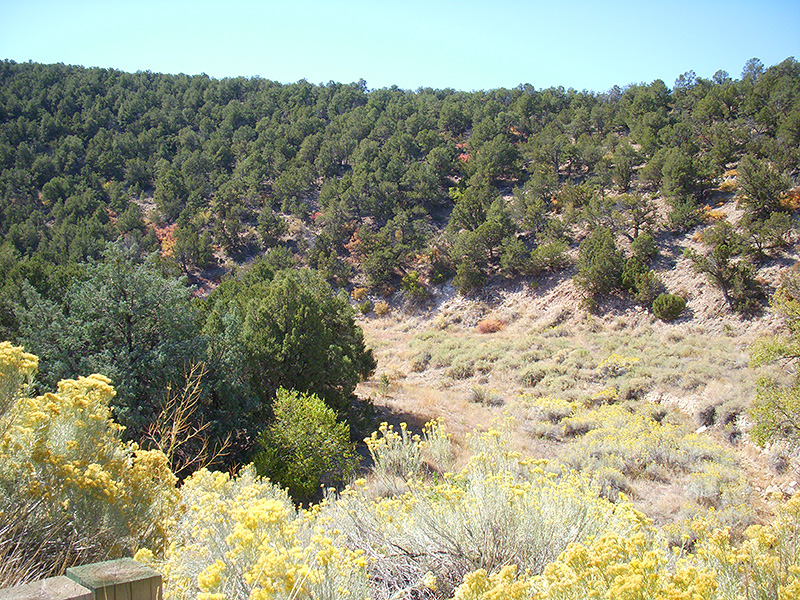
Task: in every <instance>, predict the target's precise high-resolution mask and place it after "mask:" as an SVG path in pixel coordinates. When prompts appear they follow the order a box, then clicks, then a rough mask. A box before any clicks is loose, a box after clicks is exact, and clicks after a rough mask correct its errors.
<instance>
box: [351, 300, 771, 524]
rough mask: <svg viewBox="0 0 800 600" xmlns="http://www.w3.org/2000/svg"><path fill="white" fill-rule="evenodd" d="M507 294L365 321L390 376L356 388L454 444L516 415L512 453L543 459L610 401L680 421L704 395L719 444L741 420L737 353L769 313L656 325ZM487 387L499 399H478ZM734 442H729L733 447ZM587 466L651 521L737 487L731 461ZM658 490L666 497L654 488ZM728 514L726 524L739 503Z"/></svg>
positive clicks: (686, 513) (590, 425)
mask: <svg viewBox="0 0 800 600" xmlns="http://www.w3.org/2000/svg"><path fill="white" fill-rule="evenodd" d="M509 296H511V300H509V299H508V297H506V298H503V297H502V296H501V297H500V298H499V299H495V301H494V303H493V304H492V303H487V302H485V301H471V302H467V301H465V300H463V299H460V298H455V299H452V300H451V301H450V304H448V303H447V302H443V303H441V304H439V306H438V307H437V308H436V309H435V310H430V311H428V312H427V313H417V314H412V315H409V314H406V315H403V314H402V313H401V312H400V311H395V312H393V313H392V315H391V316H390V317H389V318H384V319H365V320H364V321H363V322H362V326H363V327H364V330H365V336H366V339H367V343H368V345H370V346H372V347H373V349H374V351H375V354H376V358H377V360H378V364H379V373H380V372H387V373H390V374H391V376H392V383H393V385H392V393H391V394H390V395H389V396H388V397H385V398H380V397H378V398H376V393H377V391H378V384H379V382H378V376H376V378H375V380H374V381H370V382H365V383H362V384H361V385H360V387H359V389H358V392H359V393H360V394H361V395H363V396H372V397H373V398H375V402H376V405H377V406H378V407H379V408H381V409H382V410H383V411H384V415H385V414H392V413H397V414H401V415H404V418H406V420H407V417H408V416H409V415H413V416H414V417H416V418H417V422H419V423H424V422H425V421H427V420H430V419H433V418H441V419H442V421H443V422H444V423H445V425H446V427H447V429H448V431H450V432H451V433H452V434H453V437H454V440H455V441H456V443H457V445H461V446H463V445H464V439H465V436H466V434H467V433H468V432H470V431H472V430H473V429H479V430H480V429H484V428H485V427H486V426H487V425H488V424H489V423H490V422H492V420H493V419H494V418H497V417H499V416H500V415H502V414H504V413H505V414H509V415H511V416H512V417H514V418H515V425H514V427H515V431H514V434H513V435H512V436H511V439H512V446H513V449H515V450H519V451H522V452H524V453H526V454H528V455H531V456H535V457H540V458H550V459H552V458H557V457H559V456H564V452H565V449H566V447H569V446H571V445H575V444H577V443H578V442H580V441H581V440H582V439H583V436H585V435H586V434H587V433H588V432H590V431H592V430H593V429H594V428H595V427H596V426H597V422H596V419H595V418H594V417H592V416H591V414H588V413H586V412H585V411H584V409H583V408H582V407H591V406H598V405H599V406H603V405H606V404H608V403H615V402H621V403H625V404H626V405H630V406H632V407H639V409H638V410H640V411H650V412H651V413H652V414H653V415H655V417H654V418H656V417H657V418H659V419H661V418H664V415H665V414H674V415H683V416H682V417H681V418H683V419H684V421H683V422H684V426H685V427H686V428H687V431H689V430H693V429H692V428H696V427H698V426H699V425H698V424H697V421H696V419H697V418H698V413H700V412H701V411H702V410H703V409H705V408H706V407H707V406H709V405H714V406H715V407H717V408H716V413H715V414H716V418H715V421H714V423H713V424H712V428H711V429H710V430H709V433H708V435H715V436H717V435H718V436H719V440H720V444H722V445H723V446H726V445H727V446H726V447H728V448H731V447H730V444H729V441H727V440H728V439H730V438H729V436H730V434H731V431H732V428H733V429H735V428H736V427H741V426H742V423H741V420H737V419H736V418H735V416H736V415H738V414H740V413H741V410H742V409H743V408H744V407H746V406H747V404H748V402H749V401H750V398H751V397H752V395H753V392H754V386H755V374H754V373H753V372H752V371H751V370H750V369H749V367H748V358H749V355H748V350H747V349H748V346H749V344H750V343H751V341H752V340H753V339H754V338H755V337H756V336H757V335H759V333H760V332H761V331H763V330H764V329H765V328H768V327H769V326H770V321H769V320H766V321H765V322H764V324H758V323H755V322H741V321H736V320H731V321H724V320H723V321H722V323H721V324H720V323H717V322H714V321H710V320H708V321H704V320H702V319H700V320H697V319H696V320H694V321H692V322H688V323H687V322H681V323H678V324H666V323H662V322H660V321H658V320H657V319H655V318H654V317H652V316H651V315H649V314H647V313H643V312H633V313H631V312H628V313H624V314H619V313H617V314H616V315H615V314H610V315H608V316H606V317H593V316H585V315H581V314H579V313H576V312H574V311H571V310H570V309H568V308H567V307H563V306H562V307H552V306H551V307H545V308H544V309H543V308H542V306H541V304H537V301H538V299H537V294H536V293H533V292H531V291H527V290H524V291H521V292H517V293H515V294H509ZM548 308H549V309H548ZM545 310H546V312H545ZM487 322H503V323H505V326H504V327H502V328H500V329H498V330H497V331H495V332H494V333H492V334H491V335H486V334H484V333H481V328H480V327H479V324H480V323H487ZM476 390H478V391H479V393H477V394H476ZM489 396H491V399H492V400H493V399H495V398H498V399H502V401H503V403H502V404H501V403H500V402H494V401H488V400H486V399H487V398H489ZM520 398H525V399H526V400H525V402H527V403H528V404H527V405H524V404H525V402H522V403H521V401H520ZM484 400H486V401H484ZM575 407H581V408H580V411H584V412H581V414H573V413H579V412H580V411H575V410H574V408H575ZM732 415H733V417H732ZM726 422H727V424H726ZM740 434H741V432H739V434H737V435H738V441H739V443H740V447H741V440H742V437H741V435H740ZM726 436H728V437H726ZM734 441H737V440H734ZM740 447H737V448H735V449H733V450H731V451H732V452H734V453H736V452H741V449H740ZM756 455H757V456H758V454H757V453H756ZM462 457H463V455H462ZM766 464H767V457H762V459H759V460H752V457H751V460H750V461H749V462H745V463H743V465H742V466H741V467H737V468H739V469H740V470H741V471H742V472H745V470H746V472H749V471H750V469H755V470H759V469H761V470H762V471H764V470H768V467H767V466H765V465H766ZM593 468H597V470H598V471H599V472H601V474H602V478H601V480H600V481H599V483H600V484H601V486H604V489H607V491H608V492H609V495H610V496H612V497H613V496H614V493H616V492H624V493H627V494H630V495H631V496H633V497H634V499H635V502H636V503H637V505H639V506H640V507H641V508H643V509H644V510H647V511H648V512H649V513H650V514H651V515H652V516H653V517H654V518H656V519H657V520H658V521H659V522H669V521H674V520H682V519H685V518H689V517H690V516H691V515H693V514H695V513H694V512H693V511H696V510H701V509H703V508H704V507H705V506H711V505H714V504H717V505H720V503H722V504H724V505H725V506H727V505H728V504H731V503H732V502H733V500H731V501H728V500H725V499H721V498H723V495H724V494H728V496H730V497H731V498H733V497H734V496H735V497H738V496H736V494H734V491H735V490H736V489H738V484H737V483H736V481H734V480H733V479H731V478H729V477H728V475H726V473H730V468H729V467H726V469H728V470H727V471H726V473H716V474H712V475H707V474H706V473H705V471H703V470H700V471H697V472H696V474H694V475H693V473H695V472H694V471H692V470H691V469H683V470H682V469H674V468H672V469H668V468H661V467H660V466H659V465H658V464H654V465H653V466H651V467H650V468H649V470H648V471H647V478H649V479H645V480H644V481H646V482H647V483H653V482H655V483H657V485H655V484H654V485H646V484H643V483H640V479H639V478H638V477H631V476H630V475H626V474H625V473H622V472H621V471H620V470H619V469H615V468H614V467H613V465H605V466H604V465H593ZM770 484H771V480H770V481H768V482H761V481H758V483H757V485H755V486H754V487H755V488H756V490H757V491H758V490H760V491H763V489H764V486H767V485H770ZM715 486H716V487H715ZM665 490H668V491H669V494H671V497H670V498H669V499H666V498H660V497H659V494H660V493H662V492H664V491H665ZM727 490H732V491H731V492H730V493H728V491H727ZM731 494H733V496H731ZM728 496H725V498H727V497H728ZM687 506H694V507H695V508H694V509H692V510H688V509H687ZM698 506H699V507H700V508H697V507H698ZM732 514H733V515H734V516H732V517H731V519H732V520H736V518H738V517H737V516H736V515H738V514H739V513H736V512H735V511H734V513H732Z"/></svg>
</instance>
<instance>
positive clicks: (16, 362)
mask: <svg viewBox="0 0 800 600" xmlns="http://www.w3.org/2000/svg"><path fill="white" fill-rule="evenodd" d="M38 366H39V359H38V358H37V357H36V356H34V355H33V354H28V353H27V352H24V351H23V350H22V348H21V347H19V346H13V345H12V344H11V343H10V342H0V434H2V433H3V432H4V431H5V427H4V426H3V422H4V421H5V422H6V427H7V423H8V420H10V419H11V415H7V413H8V412H9V410H10V409H11V407H12V406H14V404H15V403H16V401H17V398H18V397H19V396H20V395H22V394H24V393H25V391H26V390H27V388H28V386H29V385H30V383H31V381H32V380H33V375H34V374H35V373H36V369H37V368H38ZM4 417H5V419H4Z"/></svg>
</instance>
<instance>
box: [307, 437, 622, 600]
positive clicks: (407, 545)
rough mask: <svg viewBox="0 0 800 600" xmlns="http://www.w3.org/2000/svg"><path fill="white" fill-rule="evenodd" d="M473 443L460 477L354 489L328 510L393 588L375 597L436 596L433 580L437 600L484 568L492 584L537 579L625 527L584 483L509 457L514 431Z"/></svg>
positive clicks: (580, 478)
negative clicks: (573, 551) (402, 487)
mask: <svg viewBox="0 0 800 600" xmlns="http://www.w3.org/2000/svg"><path fill="white" fill-rule="evenodd" d="M470 445H471V448H472V451H473V456H472V458H471V459H470V461H469V462H468V464H467V465H466V466H465V467H464V469H462V470H461V471H460V472H458V473H446V474H445V475H444V476H442V477H439V478H437V479H434V480H433V481H423V480H420V479H413V478H411V479H408V480H406V486H407V487H406V491H405V493H403V494H400V495H393V496H384V497H379V498H377V499H375V498H374V495H373V493H372V491H371V490H370V489H369V487H368V486H367V485H366V483H362V484H359V485H353V486H351V487H350V488H348V489H347V490H346V491H345V492H344V493H342V495H341V496H340V498H338V500H337V501H336V502H331V503H329V504H328V505H327V506H326V507H325V508H323V514H327V515H330V516H331V519H332V520H333V522H335V523H337V527H338V528H339V529H340V530H341V531H342V533H343V535H344V536H345V539H346V545H347V546H348V547H350V548H364V549H365V550H366V552H367V557H368V558H369V559H370V561H371V563H370V564H371V567H370V573H371V576H372V577H373V579H376V580H379V581H381V582H390V583H388V584H385V585H387V586H388V587H387V589H386V590H385V593H381V594H380V595H379V596H378V597H390V596H392V595H393V594H398V595H399V594H401V593H407V594H411V593H412V590H413V591H414V592H413V593H414V594H428V593H431V592H430V589H429V588H427V587H426V586H425V583H424V582H425V577H426V574H428V573H434V574H436V578H437V579H436V584H437V585H436V587H437V594H438V595H437V597H441V598H445V597H448V594H452V593H453V592H454V590H455V589H456V587H457V586H459V585H461V584H462V583H463V578H464V576H465V575H466V574H468V573H470V572H474V571H477V570H479V569H484V570H485V572H486V573H487V574H488V575H486V577H489V578H491V576H492V574H495V573H496V572H498V571H499V570H500V569H501V568H502V567H503V566H506V565H517V566H518V568H519V569H521V570H529V571H530V572H531V573H540V572H542V570H543V569H544V568H545V566H546V565H547V564H548V563H549V562H551V561H552V560H555V558H556V557H557V556H558V555H559V553H560V552H561V551H562V550H563V549H565V548H566V547H567V545H568V544H569V543H571V542H573V541H576V540H583V539H587V538H588V537H589V536H593V535H599V534H601V533H602V532H604V531H606V530H607V529H612V530H619V531H625V530H626V529H627V527H628V523H627V521H626V520H625V519H621V518H619V516H618V515H619V511H617V510H616V509H615V507H614V505H612V504H611V503H609V502H607V501H606V500H604V499H602V498H600V497H598V495H597V492H596V489H595V488H594V487H593V486H592V484H591V483H590V482H589V480H588V478H586V477H584V476H582V475H579V474H576V473H569V472H562V471H558V472H548V471H546V470H545V469H544V468H543V467H544V466H545V465H544V463H542V462H541V461H531V460H527V459H525V458H524V457H523V456H522V455H521V454H519V453H517V452H513V451H509V450H508V447H509V430H508V429H504V428H497V427H493V428H492V429H490V431H488V432H485V433H481V434H475V435H473V436H472V437H471V439H470ZM506 575H508V573H506V574H504V577H506ZM503 581H505V579H504V580H503ZM509 585H510V584H509ZM425 590H428V591H425ZM462 593H463V594H466V593H467V590H466V588H464V591H463V592H462ZM464 597H471V596H464ZM498 597H501V596H498Z"/></svg>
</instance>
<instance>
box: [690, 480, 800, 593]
mask: <svg viewBox="0 0 800 600" xmlns="http://www.w3.org/2000/svg"><path fill="white" fill-rule="evenodd" d="M693 527H694V530H695V532H696V533H697V534H698V541H697V544H696V548H697V549H696V555H695V557H694V560H695V562H696V563H698V564H700V565H703V566H704V567H705V568H707V569H711V570H713V571H714V572H715V573H716V580H717V583H718V585H719V597H720V598H724V599H726V600H727V599H731V600H733V599H735V598H748V599H750V598H753V599H758V600H761V599H764V600H766V599H774V598H778V599H779V600H789V599H790V598H798V597H800V595H798V592H799V591H800V535H799V534H800V497H798V496H794V497H792V498H791V499H790V500H788V501H787V502H786V503H785V504H783V505H782V506H780V507H779V508H778V511H777V515H776V516H775V518H774V519H773V520H772V522H770V523H769V524H767V525H752V526H750V527H748V528H747V530H746V531H745V532H744V538H743V539H742V541H741V542H739V543H734V541H733V540H732V536H731V534H730V530H729V529H728V528H716V527H714V528H712V527H710V526H709V523H708V521H707V520H702V519H698V520H697V521H696V522H695V523H693Z"/></svg>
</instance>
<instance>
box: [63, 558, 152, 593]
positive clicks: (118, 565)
mask: <svg viewBox="0 0 800 600" xmlns="http://www.w3.org/2000/svg"><path fill="white" fill-rule="evenodd" d="M67 577H69V578H70V579H71V580H73V581H75V582H76V583H79V584H80V585H82V586H83V587H85V588H87V589H89V590H91V592H92V597H93V600H161V599H162V595H161V574H160V573H159V572H158V571H155V570H153V569H151V568H150V567H147V566H145V565H143V564H142V563H139V562H136V561H135V560H133V559H132V558H120V559H118V560H109V561H106V562H101V563H94V564H91V565H82V566H80V567H71V568H69V569H67Z"/></svg>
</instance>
